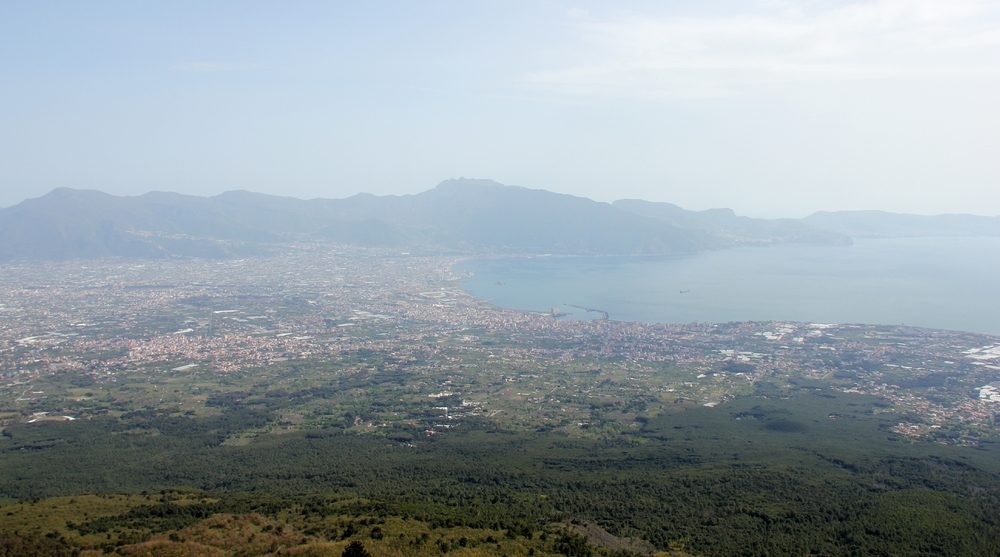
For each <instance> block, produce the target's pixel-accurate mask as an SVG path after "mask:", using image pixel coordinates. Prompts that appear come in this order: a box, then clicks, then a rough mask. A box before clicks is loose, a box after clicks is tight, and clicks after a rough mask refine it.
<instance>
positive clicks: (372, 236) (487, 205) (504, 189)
mask: <svg viewBox="0 0 1000 557" xmlns="http://www.w3.org/2000/svg"><path fill="white" fill-rule="evenodd" d="M829 215H833V216H832V217H831V216H829ZM838 215H839V216H838ZM895 216H896V217H911V216H913V215H895ZM838 219H840V220H838ZM982 219H988V217H982ZM883 220H884V219H883ZM890 220H891V219H890ZM844 222H847V223H855V224H852V225H851V226H854V228H851V226H847V225H845V224H844ZM856 222H858V221H857V219H856V220H855V221H851V220H850V219H848V220H846V221H845V220H844V217H843V215H842V214H840V213H832V214H826V213H817V214H816V215H812V216H810V217H808V218H806V219H801V220H794V219H778V220H765V219H751V218H748V217H741V216H737V215H736V214H735V213H734V212H733V211H732V210H729V209H710V210H708V211H686V210H684V209H681V208H680V207H677V206H676V205H671V204H669V203H651V202H647V201H641V200H619V201H616V202H614V203H612V204H609V203H600V202H597V201H593V200H591V199H587V198H584V197H577V196H572V195H565V194H557V193H553V192H549V191H545V190H533V189H527V188H521V187H516V186H505V185H502V184H499V183H497V182H493V181H491V180H472V179H464V178H463V179H458V180H445V181H444V182H441V183H440V184H439V185H438V186H437V187H435V188H433V189H430V190H427V191H424V192H422V193H418V194H413V195H399V196H394V195H387V196H376V195H372V194H358V195H355V196H352V197H348V198H344V199H311V200H302V199H295V198H291V197H280V196H274V195H266V194H260V193H252V192H247V191H230V192H225V193H223V194H220V195H216V196H213V197H199V196H191V195H182V194H177V193H166V192H151V193H147V194H144V195H139V196H132V197H119V196H114V195H110V194H106V193H102V192H99V191H94V190H75V189H70V188H59V189H56V190H53V191H52V192H50V193H48V194H46V195H44V196H42V197H39V198H35V199H29V200H26V201H24V202H22V203H20V204H18V205H15V206H13V207H8V208H5V209H0V260H22V259H24V260H30V259H45V260H63V259H78V258H83V259H85V258H93V257H104V256H122V257H141V258H156V257H171V256H183V257H192V256H193V257H229V256H244V255H250V254H254V253H262V252H266V251H267V250H269V249H273V248H274V247H276V246H278V245H280V244H282V243H285V242H291V241H303V240H305V241H331V242H339V243H348V244H358V245H363V246H383V247H394V248H407V249H424V250H431V251H436V252H452V253H497V254H500V253H553V254H592V255H593V254H609V255H610V254H616V255H627V254H671V253H693V252H698V251H704V250H712V249H720V248H725V247H732V246H740V245H780V244H808V245H845V244H849V243H850V242H851V238H850V235H849V234H847V233H845V232H844V230H855V229H859V228H858V226H859V225H857V224H856ZM864 222H868V221H864ZM878 222H882V221H878ZM906 222H909V221H906ZM977 222H978V221H977ZM982 222H983V224H982V226H983V227H984V228H983V230H993V228H990V226H992V225H990V224H989V222H993V221H982ZM868 226H869V228H866V229H864V230H869V229H877V230H884V228H874V225H868ZM954 226H957V225H954ZM954 226H953V228H952V229H954Z"/></svg>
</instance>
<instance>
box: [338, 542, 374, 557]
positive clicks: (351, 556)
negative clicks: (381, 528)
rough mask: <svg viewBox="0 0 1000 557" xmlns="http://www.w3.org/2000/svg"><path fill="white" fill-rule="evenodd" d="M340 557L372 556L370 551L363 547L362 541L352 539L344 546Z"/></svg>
mask: <svg viewBox="0 0 1000 557" xmlns="http://www.w3.org/2000/svg"><path fill="white" fill-rule="evenodd" d="M341 557H372V556H371V553H368V550H367V549H365V546H364V544H363V543H361V542H359V541H353V542H351V543H350V545H348V546H347V547H346V548H344V553H343V555H341Z"/></svg>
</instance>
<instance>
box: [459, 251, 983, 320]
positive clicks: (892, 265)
mask: <svg viewBox="0 0 1000 557" xmlns="http://www.w3.org/2000/svg"><path fill="white" fill-rule="evenodd" d="M453 269H454V271H455V272H456V273H457V274H458V275H460V276H464V277H467V278H465V279H463V281H462V285H463V288H464V289H465V290H466V291H467V292H468V293H470V294H472V295H474V296H476V297H479V298H483V299H487V300H490V301H491V302H493V303H494V304H496V305H498V306H502V307H506V308H512V309H520V310H534V311H544V312H549V311H550V310H551V308H553V307H558V308H560V310H561V311H562V312H565V313H568V314H569V315H567V316H565V317H564V319H593V318H596V317H600V315H601V314H599V313H596V312H587V311H585V310H583V309H579V308H575V307H571V306H570V305H571V304H572V305H575V306H581V307H584V308H593V309H599V310H603V311H606V312H608V313H609V314H610V317H611V319H616V320H623V321H642V322H647V323H690V322H693V321H711V322H726V321H761V320H789V321H810V322H822V323H868V324H906V325H912V326H919V327H931V328H938V329H951V330H960V331H970V332H977V333H989V334H994V335H1000V238H897V239H877V240H865V239H861V240H855V243H854V245H853V246H835V247H834V246H831V247H825V246H824V247H817V246H780V247H753V248H734V249H726V250H719V251H712V252H704V253H698V254H692V255H673V256H652V257H641V256H622V257H556V256H536V257H524V258H503V259H477V260H466V261H462V262H459V263H457V264H456V265H455V266H454V268H453Z"/></svg>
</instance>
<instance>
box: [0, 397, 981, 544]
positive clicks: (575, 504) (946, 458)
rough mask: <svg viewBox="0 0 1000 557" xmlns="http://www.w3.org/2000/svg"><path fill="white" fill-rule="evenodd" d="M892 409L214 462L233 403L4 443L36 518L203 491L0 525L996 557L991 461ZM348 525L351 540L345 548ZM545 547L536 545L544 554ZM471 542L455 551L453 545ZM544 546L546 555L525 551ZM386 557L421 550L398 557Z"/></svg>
mask: <svg viewBox="0 0 1000 557" xmlns="http://www.w3.org/2000/svg"><path fill="white" fill-rule="evenodd" d="M884 406H885V403H884V402H882V401H881V400H880V399H879V398H878V397H871V396H863V395H854V394H845V393H840V394H829V391H816V390H813V389H809V388H803V389H798V390H795V391H792V392H791V394H790V395H789V393H788V391H779V390H778V389H775V388H773V387H770V386H769V385H767V384H764V385H762V386H761V388H759V389H758V391H757V392H756V394H754V395H753V396H747V397H743V398H740V399H737V400H735V401H733V402H731V403H729V404H726V405H724V406H721V407H717V408H701V409H691V410H686V411H680V412H677V413H673V414H666V415H663V416H660V417H658V418H654V419H651V420H648V421H647V422H646V423H645V424H643V426H642V429H641V431H640V432H639V434H637V435H634V436H632V437H629V438H624V437H623V438H621V439H617V440H615V439H586V438H584V439H580V438H570V437H567V436H565V435H561V434H558V433H555V432H523V431H521V432H518V431H506V430H501V429H497V428H496V427H495V426H493V425H490V424H488V423H485V422H483V423H480V424H479V425H477V424H476V423H475V422H473V421H469V422H465V423H463V427H460V428H457V429H454V430H451V431H448V432H446V433H439V434H435V435H420V434H419V433H418V432H414V435H411V436H410V438H408V439H401V438H400V439H393V438H390V437H388V436H378V435H355V434H353V433H348V432H345V431H344V430H342V429H339V428H328V429H320V430H312V431H308V432H292V433H286V434H280V435H275V434H272V435H264V436H260V437H258V438H257V439H256V440H255V441H254V442H252V443H250V444H248V445H243V446H219V445H218V439H219V437H220V436H221V437H222V438H225V431H224V430H225V427H227V425H226V424H227V423H230V424H231V427H237V428H238V427H243V425H241V423H240V422H239V420H248V419H251V420H252V419H263V420H266V419H267V416H266V415H262V414H261V415H256V414H254V413H253V409H250V408H245V407H241V406H240V405H239V404H237V403H234V404H233V405H232V406H230V407H228V408H227V409H226V412H224V413H223V414H222V417H221V418H213V420H214V421H212V422H211V423H207V422H205V420H206V419H205V418H192V417H185V416H178V415H175V416H169V415H156V414H154V415H144V416H132V417H130V418H125V419H126V420H129V419H130V420H133V423H128V424H121V423H119V422H121V421H122V420H121V419H117V418H116V419H112V418H108V419H106V420H91V421H90V422H88V423H86V424H77V423H72V424H70V423H62V422H47V423H41V424H24V425H18V426H15V427H10V428H8V429H7V430H6V431H5V433H4V435H5V438H4V440H3V441H2V443H0V450H2V451H3V458H2V459H0V492H2V493H4V494H7V495H8V496H11V497H13V498H15V499H21V500H22V501H29V502H28V503H27V504H28V505H30V504H31V503H30V500H31V498H33V497H40V496H57V495H73V494H77V495H78V494H80V493H86V492H104V493H108V492H115V491H123V492H131V493H140V494H141V493H142V490H146V491H153V492H154V493H158V492H159V491H158V490H162V489H165V488H167V487H168V486H174V487H177V486H185V487H187V488H190V489H198V490H202V491H198V492H190V493H188V492H183V491H181V492H176V493H177V494H176V495H171V496H168V495H167V494H169V493H175V492H173V491H168V492H165V493H164V494H163V495H155V496H154V495H147V496H148V497H151V499H149V500H148V501H149V502H150V503H151V504H150V505H145V504H144V506H142V507H135V508H129V509H128V510H125V509H124V507H122V506H121V505H126V503H125V502H124V501H126V500H128V501H133V500H134V498H135V497H136V496H135V495H133V496H129V497H131V498H129V497H126V498H125V499H121V500H120V501H119V502H117V503H116V504H117V505H119V507H116V508H115V509H114V512H110V511H109V512H103V511H102V512H101V513H96V512H92V511H83V512H86V513H88V515H85V516H82V517H81V516H79V515H80V513H77V514H75V515H74V518H50V519H44V520H50V522H44V521H43V519H42V518H41V517H42V515H41V514H40V513H34V514H33V515H32V516H35V515H37V516H39V519H38V520H39V521H40V522H39V523H37V524H34V523H32V524H30V525H29V524H27V523H25V522H24V513H25V510H24V509H25V507H24V505H25V503H21V506H19V507H7V508H4V509H0V532H6V533H7V534H6V535H8V536H11V535H14V533H15V532H16V533H17V534H16V535H17V536H24V535H36V536H41V537H42V538H44V537H45V535H46V534H49V533H50V532H55V534H54V538H55V539H56V540H58V539H59V538H60V537H66V534H65V533H64V532H65V531H67V529H69V530H73V531H74V532H76V534H74V535H75V536H83V538H86V539H87V540H94V539H102V540H104V541H102V543H105V545H107V544H108V543H111V544H112V545H113V544H116V543H118V541H126V542H129V544H130V545H134V544H136V543H147V542H154V541H157V540H160V541H162V540H163V538H162V536H163V535H165V536H167V537H166V538H165V539H166V540H167V541H170V533H171V532H173V533H176V534H177V536H178V537H184V539H195V538H194V534H190V536H189V534H187V533H185V532H186V531H185V529H186V528H192V527H194V526H195V525H196V524H198V523H199V521H203V520H206V519H212V517H216V518H215V519H214V520H222V519H220V518H218V517H219V516H229V515H234V516H236V517H237V518H232V519H231V520H240V521H246V520H250V521H251V522H253V521H258V522H259V524H258V523H257V522H254V524H256V525H255V526H253V527H252V529H253V528H257V529H260V528H264V527H265V526H266V524H265V523H267V524H270V522H267V521H279V522H281V523H282V524H284V525H286V526H283V528H286V529H287V528H288V527H291V528H292V529H293V531H294V532H296V533H301V534H302V535H304V536H310V538H309V540H307V541H308V543H309V544H313V543H315V544H328V545H325V546H323V547H327V548H339V547H341V545H337V544H341V542H342V541H343V540H346V539H352V536H353V537H356V535H357V534H358V532H361V531H362V530H365V528H367V529H368V530H370V529H371V526H372V524H371V523H370V521H371V520H372V519H374V520H375V521H376V525H378V526H379V527H380V528H381V529H382V530H383V531H384V532H385V536H386V537H385V538H384V540H389V539H390V538H391V539H392V540H394V541H395V540H397V539H398V538H399V534H404V536H403V538H405V539H413V536H416V534H415V533H408V532H410V531H409V530H406V528H407V527H409V526H407V525H411V526H412V524H417V523H419V524H420V525H421V526H419V528H426V529H427V531H428V532H429V533H428V536H430V537H429V538H428V540H431V541H433V540H434V539H436V538H434V536H435V535H440V536H442V539H443V540H445V541H446V542H447V545H444V544H440V543H439V544H438V546H437V549H434V550H433V554H444V553H450V552H452V551H459V549H458V548H462V549H461V551H466V550H467V549H468V540H472V539H475V540H479V541H483V543H482V544H480V545H479V546H477V547H480V548H483V547H485V545H484V544H487V542H485V540H486V538H487V537H492V538H494V539H500V538H503V539H507V540H509V541H510V542H518V543H519V544H520V545H518V546H517V547H519V548H521V549H518V550H517V551H515V549H513V547H514V546H511V548H510V549H505V548H504V546H503V545H502V543H507V542H502V543H501V546H500V547H496V546H495V544H493V545H492V546H489V547H486V548H485V549H483V551H486V550H487V549H488V550H489V551H490V552H494V550H496V551H495V553H496V554H504V553H506V554H507V555H514V554H519V553H518V552H519V551H523V552H524V553H523V554H530V553H528V552H529V551H530V550H531V549H535V551H536V552H539V553H547V552H548V553H562V554H566V555H572V551H575V550H573V549H572V548H571V547H570V546H569V545H566V544H568V543H569V541H565V542H564V544H563V546H560V547H561V548H562V549H559V548H558V547H556V545H555V543H556V542H554V541H552V540H551V539H549V538H552V537H557V538H558V537H559V536H561V535H562V534H560V533H559V529H558V528H562V526H559V527H558V528H557V527H556V526H555V525H557V524H566V523H567V521H572V520H583V521H587V522H589V523H593V524H595V525H596V526H599V527H600V528H603V529H604V530H606V531H607V532H609V533H610V534H612V535H614V536H616V537H618V538H634V539H638V540H643V542H642V544H640V545H638V546H635V547H633V550H635V551H636V552H639V553H642V552H647V553H648V552H652V551H655V550H660V551H664V550H671V549H681V548H683V549H684V550H686V551H690V552H692V553H695V554H705V555H802V554H809V553H815V554H824V555H869V554H875V555H880V554H881V555H930V554H935V555H941V554H948V555H988V554H997V553H1000V536H998V534H1000V518H998V517H1000V498H998V495H1000V470H998V468H1000V466H998V459H997V451H996V449H995V447H993V446H992V445H990V444H986V445H983V446H981V447H979V448H969V447H956V446H943V445H936V444H931V443H910V442H908V441H907V440H906V439H905V438H903V437H900V436H897V435H895V434H893V433H891V430H890V429H891V427H892V426H893V425H894V419H895V418H898V416H895V417H894V416H893V415H891V414H888V413H884V412H881V410H882V409H883V408H884ZM254 416H256V418H255V417H254ZM136 420H159V421H158V422H157V423H158V424H159V425H158V431H159V432H160V434H158V435H136V434H125V435H122V434H118V435H115V434H114V432H115V430H116V428H117V430H118V431H119V432H120V431H126V430H127V431H133V432H134V431H141V430H142V429H143V428H144V427H145V426H143V425H142V424H140V423H136V422H135V421H136ZM226 420H230V422H227V421H226ZM168 424H173V426H172V427H173V429H171V427H168ZM70 426H72V427H70ZM79 426H82V427H79ZM122 428H127V429H122ZM463 428H464V429H463ZM220 430H221V431H220ZM138 497H140V498H141V497H143V496H142V495H139V496H138ZM77 500H78V501H79V500H80V498H79V497H78V498H77ZM88 500H89V499H88ZM35 504H36V505H38V504H40V503H37V502H36V503H35ZM126 506H127V505H126ZM8 509H10V510H8ZM64 512H68V511H64ZM90 514H93V516H90ZM251 515H253V516H256V515H259V516H260V517H261V518H247V517H249V516H251ZM361 519H364V520H365V521H366V522H364V523H361V522H358V521H360V520H361ZM60 520H62V521H63V523H64V524H65V525H64V526H60V525H59V521H60ZM227 520H229V519H227ZM260 521H264V522H260ZM379 521H383V522H379ZM408 521H409V522H408ZM70 522H71V523H72V524H69V523H70ZM349 523H351V524H355V526H353V528H354V530H355V531H354V532H351V533H350V534H349V535H346V536H345V534H347V533H348V531H349ZM393 525H398V527H397V526H393ZM362 526H364V527H365V528H362ZM276 527H277V526H274V528H276ZM412 527H413V528H418V527H417V526H412ZM248 528H250V527H249V526H248ZM419 528H418V529H419ZM397 529H399V531H398V532H397ZM463 529H464V530H463ZM390 530H391V533H390ZM473 530H474V531H476V532H478V533H475V532H473ZM416 531H417V530H413V532H416ZM461 532H465V533H463V534H461V535H459V533H461ZM485 532H491V533H488V534H485V535H484V534H483V533H485ZM541 532H547V534H546V538H547V539H546V540H539V539H538V538H537V536H539V535H540V533H541ZM254 535H255V536H259V535H261V534H259V533H256V530H254ZM368 535H369V537H370V532H369V534H368ZM87 536H96V538H93V537H91V538H87ZM157 536H160V537H159V538H158V537H157ZM407 536H410V538H407ZM456 536H457V537H456ZM463 536H464V537H465V538H466V540H467V545H466V546H465V547H463V546H461V545H453V544H452V542H453V541H455V542H456V544H457V541H456V540H460V539H461V537H463ZM49 539H50V541H51V539H52V538H49ZM66 539H67V540H71V538H70V537H66ZM568 539H569V538H567V540H568ZM310 540H315V541H310ZM518 540H520V541H518ZM174 541H175V542H176V541H177V540H174ZM542 541H544V542H545V543H546V544H548V545H545V544H542V545H531V544H532V543H536V544H537V543H541V542H542ZM529 542H530V543H529ZM67 543H76V542H67ZM164 543H165V542H164ZM199 543H200V542H199ZM304 543H305V542H303V544H304ZM388 543H389V542H387V541H383V545H384V544H388ZM409 543H410V542H409V541H407V542H406V544H409ZM303 544H299V545H303ZM329 544H333V545H329ZM279 545H280V544H279ZM305 545H308V544H305ZM386 547H390V546H386ZM392 547H395V546H392ZM420 547H423V546H420ZM269 548H270V546H268V549H269ZM390 548H391V547H390ZM643 548H646V549H643ZM104 549H105V550H107V549H111V547H110V546H107V547H104ZM584 549H586V546H584ZM225 551H230V550H225ZM317 551H319V550H317ZM323 551H326V550H323ZM331 551H332V549H331ZM379 551H381V550H379ZM386 551H388V549H387V550H386ZM392 551H398V553H396V554H400V555H403V554H406V555H409V554H414V555H416V554H421V552H422V551H425V549H418V548H417V546H415V545H405V544H404V545H402V546H398V547H395V549H392ZM581 551H583V550H581ZM150 554H160V553H150ZM206 554H208V553H206ZM387 554H388V553H387Z"/></svg>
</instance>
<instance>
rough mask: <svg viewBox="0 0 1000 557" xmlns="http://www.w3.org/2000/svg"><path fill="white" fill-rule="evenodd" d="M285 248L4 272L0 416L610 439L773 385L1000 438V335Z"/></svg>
mask: <svg viewBox="0 0 1000 557" xmlns="http://www.w3.org/2000/svg"><path fill="white" fill-rule="evenodd" d="M282 250H283V251H282V253H276V254H271V255H267V256H260V257H254V258H246V259H226V260H208V259H180V258H178V259H163V260H148V261H144V262H138V263H137V262H135V261H125V260H115V259H105V260H95V261H87V262H46V263H7V264H5V265H4V266H3V272H2V273H0V427H3V426H6V425H10V424H12V423H27V422H35V421H46V420H67V421H68V420H80V419H83V420H86V419H91V418H93V417H96V416H101V415H108V414H111V415H120V414H122V413H125V412H129V411H134V410H137V409H148V408H158V409H163V410H167V411H170V412H175V413H180V414H181V415H189V416H201V415H211V414H212V413H213V412H218V411H219V407H220V406H221V405H224V404H225V402H224V401H225V400H227V397H229V398H228V399H232V398H233V397H235V398H237V399H240V400H259V401H262V402H261V403H262V404H264V403H267V401H271V402H270V404H272V406H273V407H275V408H278V409H279V410H278V412H279V414H280V419H279V420H277V421H275V422H273V423H269V424H267V425H266V426H261V427H259V428H255V429H252V430H248V431H246V432H242V433H241V434H239V435H236V436H234V437H233V438H231V439H230V440H228V441H227V442H228V443H234V444H239V443H243V442H247V440H248V439H252V438H253V437H254V436H257V435H261V434H265V433H271V432H275V431H278V430H283V429H284V430H289V429H310V428H329V427H339V428H343V429H344V430H345V431H350V432H356V433H359V434H365V433H371V434H377V435H388V436H390V437H392V436H393V435H394V434H393V433H392V432H398V431H404V430H405V431H408V432H414V431H416V432H421V434H423V435H441V434H447V432H448V431H449V430H450V429H452V428H454V427H461V426H462V424H463V423H464V422H466V421H468V420H477V421H480V422H481V421H483V420H485V421H488V422H489V423H491V424H494V425H495V426H496V427H500V428H510V429H528V428H530V429H539V430H542V429H544V430H560V431H564V432H565V433H566V434H567V435H571V436H582V437H622V436H625V437H627V436H628V435H629V433H630V432H631V431H635V430H637V429H638V428H640V427H641V426H642V424H643V423H644V422H645V421H647V420H649V419H651V418H653V417H655V416H657V415H662V414H666V413H671V412H678V411H682V410H684V409H694V408H700V409H710V410H712V411H723V410H724V408H725V405H726V404H727V403H728V402H730V401H732V400H734V399H736V398H738V397H746V396H755V393H758V392H759V389H760V388H761V386H763V385H768V386H771V387H773V388H774V389H777V391H776V392H778V393H782V392H785V393H791V392H801V391H814V392H816V393H819V394H822V393H824V392H840V393H853V394H857V395H863V396H868V397H875V398H877V399H878V400H879V401H881V402H882V404H880V406H879V408H880V410H879V411H880V412H884V413H891V414H893V415H894V418H893V422H894V423H895V424H896V425H895V426H894V427H892V429H891V431H889V432H887V434H888V435H894V436H897V437H898V438H899V439H901V440H909V441H912V442H936V443H945V444H958V445H973V446H975V445H978V444H980V443H983V442H993V441H995V440H997V439H1000V428H998V423H997V416H998V415H1000V338H996V337H990V336H987V335H980V334H972V333H963V332H955V331H941V330H929V329H920V328H912V327H906V326H899V325H891V326H889V325H871V324H865V325H862V324H827V323H794V322H745V323H686V324H646V323H632V322H621V321H615V320H610V319H595V320H589V321H585V320H570V319H564V318H559V317H554V316H553V315H552V312H551V311H549V310H548V308H525V310H523V311H516V310H510V309H503V308H499V307H496V306H493V305H491V304H490V303H488V302H487V301H483V300H479V299H476V298H474V297H472V296H470V295H468V294H467V293H465V292H464V291H463V290H462V283H461V279H462V277H460V276H457V275H456V274H455V273H454V272H453V271H452V266H453V265H454V263H456V262H457V261H458V260H459V258H458V257H457V256H451V255H435V254H418V253H403V252H398V251H391V250H385V249H363V248H356V247H340V248H335V249H331V248H330V246H329V245H312V244H303V245H297V246H293V247H291V248H285V247H283V248H282ZM277 398H283V401H282V403H281V404H277V403H274V402H273V401H274V400H275V399H277ZM836 418H837V416H836V415H833V414H831V416H830V419H836ZM397 437H398V440H400V442H404V443H405V442H406V440H407V437H406V436H398V435H397Z"/></svg>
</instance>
